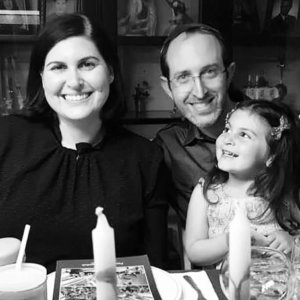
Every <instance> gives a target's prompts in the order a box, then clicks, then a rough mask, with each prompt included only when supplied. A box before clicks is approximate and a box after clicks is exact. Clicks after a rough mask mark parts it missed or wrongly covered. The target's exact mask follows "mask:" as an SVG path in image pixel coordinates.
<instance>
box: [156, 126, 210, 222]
mask: <svg viewBox="0 0 300 300" xmlns="http://www.w3.org/2000/svg"><path fill="white" fill-rule="evenodd" d="M155 141H156V142H157V143H158V144H159V145H160V146H161V147H162V149H163V151H164V158H165V163H166V167H167V172H168V174H167V176H166V178H167V180H168V183H167V186H168V199H169V203H170V205H171V206H172V207H173V208H174V209H175V211H176V212H177V215H178V216H179V218H180V221H181V224H182V226H185V221H186V216H187V209H188V203H189V200H190V197H191V193H192V191H193V189H194V187H195V185H196V184H197V182H198V181H199V179H200V178H201V177H203V176H205V175H206V174H207V172H208V171H209V170H210V169H211V168H212V167H213V165H214V163H215V139H212V138H210V137H207V136H205V135H204V134H203V133H202V132H201V131H200V130H199V129H198V128H197V127H196V126H195V125H193V124H191V123H190V122H188V121H182V122H178V123H174V124H171V125H167V126H166V127H164V128H163V129H161V130H160V131H159V132H158V133H157V136H156V138H155Z"/></svg>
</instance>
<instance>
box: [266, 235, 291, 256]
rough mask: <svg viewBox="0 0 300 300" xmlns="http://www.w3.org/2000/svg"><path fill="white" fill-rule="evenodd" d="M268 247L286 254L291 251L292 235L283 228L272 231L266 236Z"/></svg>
mask: <svg viewBox="0 0 300 300" xmlns="http://www.w3.org/2000/svg"><path fill="white" fill-rule="evenodd" d="M267 239H268V241H269V243H270V244H269V247H270V248H273V249H276V250H279V251H282V252H283V253H285V254H288V253H290V252H291V251H292V247H293V237H292V236H291V235H290V234H289V233H288V232H287V231H284V230H277V231H273V232H272V233H270V234H269V235H268V236H267Z"/></svg>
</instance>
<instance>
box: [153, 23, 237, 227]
mask: <svg viewBox="0 0 300 300" xmlns="http://www.w3.org/2000/svg"><path fill="white" fill-rule="evenodd" d="M230 53H231V52H230V50H229V49H228V48H227V47H226V44H225V41H224V40H223V38H222V36H221V35H220V33H219V32H218V31H217V30H215V29H213V28H211V27H209V26H206V25H203V24H186V25H182V26H179V27H177V28H176V29H175V31H173V32H172V33H171V34H170V36H169V37H168V38H167V39H166V41H165V43H164V45H163V47H162V50H161V60H160V63H161V71H162V77H161V84H162V87H163V89H164V90H165V92H166V93H167V94H168V95H169V96H170V97H171V98H172V100H173V101H174V103H175V105H176V107H177V108H178V110H179V111H180V113H181V114H182V116H183V117H184V119H185V120H184V121H183V122H180V123H177V124H171V125H168V126H167V127H165V128H163V129H162V130H160V131H159V132H158V134H157V137H156V141H157V142H158V143H159V144H160V145H161V146H162V148H163V151H164V156H165V162H166V166H167V169H168V172H169V174H168V175H167V176H166V177H167V178H169V179H170V181H171V182H170V183H169V184H168V187H169V192H170V193H169V197H170V203H171V205H172V206H173V208H174V209H175V211H176V212H177V214H178V216H179V218H180V221H181V224H182V226H183V227H184V226H185V220H186V214H187V208H188V202H189V199H190V195H191V192H192V190H193V188H194V186H195V185H196V183H197V182H198V180H199V179H200V178H201V177H203V176H205V175H206V173H207V172H208V171H209V170H210V169H211V167H212V166H213V164H214V159H215V139H216V137H217V136H218V135H219V134H220V133H221V132H222V130H223V128H224V123H225V117H226V114H227V112H229V111H230V110H231V109H232V108H233V107H234V103H233V102H232V101H231V100H230V97H229V95H228V88H229V86H230V84H231V81H232V77H233V75H234V71H235V63H234V62H233V61H232V59H231V55H230ZM237 100H238V99H237Z"/></svg>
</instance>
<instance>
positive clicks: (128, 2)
mask: <svg viewBox="0 0 300 300" xmlns="http://www.w3.org/2000/svg"><path fill="white" fill-rule="evenodd" d="M201 2H202V1H201V0H118V2H117V7H118V13H117V15H118V16H117V18H118V35H119V36H166V35H168V34H169V32H170V31H171V30H172V29H174V28H175V27H176V26H177V25H178V24H182V23H197V22H199V21H200V10H201Z"/></svg>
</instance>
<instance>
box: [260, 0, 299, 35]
mask: <svg viewBox="0 0 300 300" xmlns="http://www.w3.org/2000/svg"><path fill="white" fill-rule="evenodd" d="M283 14H284V15H285V17H284V20H283V18H282V16H281V15H283ZM299 16H300V0H269V2H268V10H267V14H266V21H265V32H266V33H267V34H268V35H269V36H270V37H273V38H275V39H278V38H281V39H283V38H290V37H291V38H293V37H298V38H299V37H300V18H299Z"/></svg>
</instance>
